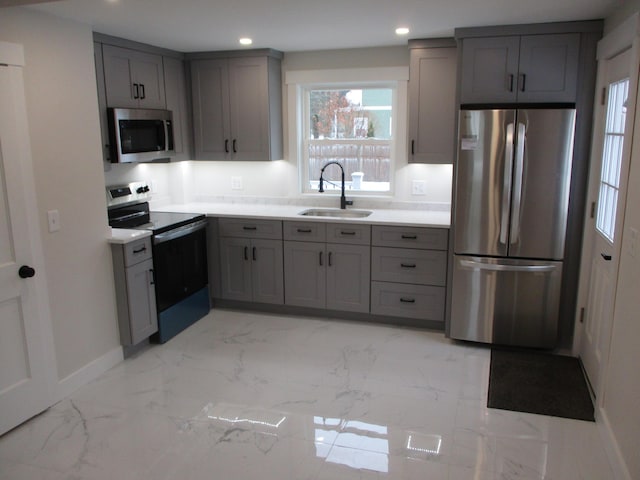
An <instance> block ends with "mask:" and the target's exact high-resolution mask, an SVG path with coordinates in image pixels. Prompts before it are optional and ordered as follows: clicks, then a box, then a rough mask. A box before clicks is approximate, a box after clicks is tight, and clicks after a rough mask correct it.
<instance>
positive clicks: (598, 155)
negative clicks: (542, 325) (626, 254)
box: [580, 50, 636, 395]
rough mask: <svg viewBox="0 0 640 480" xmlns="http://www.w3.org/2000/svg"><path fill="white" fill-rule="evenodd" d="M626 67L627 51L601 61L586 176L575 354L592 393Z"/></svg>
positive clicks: (607, 314)
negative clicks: (583, 290) (583, 297)
mask: <svg viewBox="0 0 640 480" xmlns="http://www.w3.org/2000/svg"><path fill="white" fill-rule="evenodd" d="M630 66H631V50H626V51H625V52H623V53H621V54H619V55H617V56H615V57H613V58H611V59H609V60H606V61H605V62H604V63H603V65H602V67H601V68H603V69H604V70H603V72H602V77H601V78H603V80H604V82H603V85H602V87H603V88H604V90H603V91H602V92H603V94H602V95H603V96H602V98H603V104H602V105H601V106H600V107H599V108H598V109H597V110H596V115H598V117H596V123H595V131H594V136H595V140H594V144H593V161H592V167H591V180H590V200H591V202H592V204H591V222H590V223H589V224H588V228H587V230H586V232H587V235H590V236H591V238H590V239H586V240H587V241H586V242H585V245H589V244H590V245H591V249H590V253H589V252H586V253H588V254H589V258H588V260H587V261H588V262H590V279H589V289H588V296H587V301H586V308H585V311H584V317H583V321H584V328H583V331H582V336H581V345H580V358H581V360H582V363H583V365H584V368H585V371H586V372H587V376H588V378H589V381H590V382H591V386H592V387H593V390H594V392H595V394H596V395H597V394H598V391H599V388H600V386H601V381H602V372H603V367H604V365H605V363H606V361H607V356H608V353H609V343H610V340H611V328H612V320H613V305H614V297H615V291H616V280H617V274H618V266H619V252H620V239H621V237H622V232H621V231H620V228H621V225H622V214H623V212H624V202H625V197H626V185H625V184H626V178H627V174H628V169H629V156H630V147H631V145H630V143H631V142H630V133H631V132H632V131H633V120H634V119H633V115H632V113H633V111H634V105H635V99H636V98H635V84H636V82H635V81H634V82H631V81H630V78H629V68H630ZM631 90H634V92H633V93H632V92H631ZM628 134H629V135H628ZM583 265H584V263H583Z"/></svg>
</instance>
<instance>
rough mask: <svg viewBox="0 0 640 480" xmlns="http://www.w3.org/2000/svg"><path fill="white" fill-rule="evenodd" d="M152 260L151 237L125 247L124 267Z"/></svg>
mask: <svg viewBox="0 0 640 480" xmlns="http://www.w3.org/2000/svg"><path fill="white" fill-rule="evenodd" d="M150 258H151V237H147V238H143V239H141V240H139V241H136V242H131V243H127V244H126V245H125V246H124V265H125V267H130V266H131V265H135V264H136V263H140V262H142V261H144V260H148V259H150Z"/></svg>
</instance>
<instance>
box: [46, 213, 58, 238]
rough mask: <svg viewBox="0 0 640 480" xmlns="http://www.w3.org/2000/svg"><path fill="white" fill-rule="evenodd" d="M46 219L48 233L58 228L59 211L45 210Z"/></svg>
mask: <svg viewBox="0 0 640 480" xmlns="http://www.w3.org/2000/svg"><path fill="white" fill-rule="evenodd" d="M47 221H48V222H49V233H53V232H57V231H58V230H60V212H59V211H58V210H49V211H48V212H47Z"/></svg>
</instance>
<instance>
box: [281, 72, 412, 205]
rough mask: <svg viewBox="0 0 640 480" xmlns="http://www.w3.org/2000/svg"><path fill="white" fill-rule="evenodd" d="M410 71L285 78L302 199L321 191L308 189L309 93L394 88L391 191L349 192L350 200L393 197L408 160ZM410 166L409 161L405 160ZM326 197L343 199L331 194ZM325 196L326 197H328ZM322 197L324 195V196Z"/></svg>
mask: <svg viewBox="0 0 640 480" xmlns="http://www.w3.org/2000/svg"><path fill="white" fill-rule="evenodd" d="M408 80H409V69H408V67H381V68H359V69H339V70H303V71H289V72H287V73H286V76H285V83H286V85H287V99H288V106H289V108H288V114H289V122H288V126H289V152H290V155H291V156H295V161H296V164H297V166H298V192H299V193H300V194H301V195H316V194H318V191H317V190H314V189H312V188H311V187H310V186H309V185H308V181H307V179H308V176H309V174H308V169H309V165H308V162H307V161H306V159H307V157H306V154H305V152H304V146H305V142H304V140H305V139H304V135H305V132H307V131H308V127H309V125H308V122H309V120H308V119H306V118H305V112H306V111H307V108H306V107H305V101H306V98H307V96H306V91H308V90H314V89H334V88H391V89H393V113H392V125H393V127H394V132H393V133H394V139H393V140H392V143H391V165H390V175H389V177H390V178H389V190H387V191H373V190H360V191H357V190H349V191H348V195H349V196H358V197H380V196H382V197H391V196H393V195H394V194H395V182H394V180H395V172H396V170H397V168H398V164H399V163H403V162H402V160H401V159H403V158H405V157H406V156H407V84H408ZM405 162H406V160H405ZM326 194H329V195H332V194H335V195H339V194H340V192H339V190H336V191H335V192H333V191H331V190H328V191H327V193H326ZM326 194H325V195H326ZM320 195H322V194H320Z"/></svg>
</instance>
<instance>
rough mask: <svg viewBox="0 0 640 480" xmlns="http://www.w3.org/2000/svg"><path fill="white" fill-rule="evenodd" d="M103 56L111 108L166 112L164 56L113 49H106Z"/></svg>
mask: <svg viewBox="0 0 640 480" xmlns="http://www.w3.org/2000/svg"><path fill="white" fill-rule="evenodd" d="M102 54H103V61H104V78H105V86H106V92H107V106H109V107H114V108H117V107H120V108H137V107H146V108H165V106H166V103H165V96H164V73H163V68H162V57H161V56H160V55H153V54H149V53H144V52H139V51H137V50H131V49H129V48H120V47H114V46H113V45H103V47H102ZM141 85H142V87H141ZM142 97H144V98H142Z"/></svg>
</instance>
